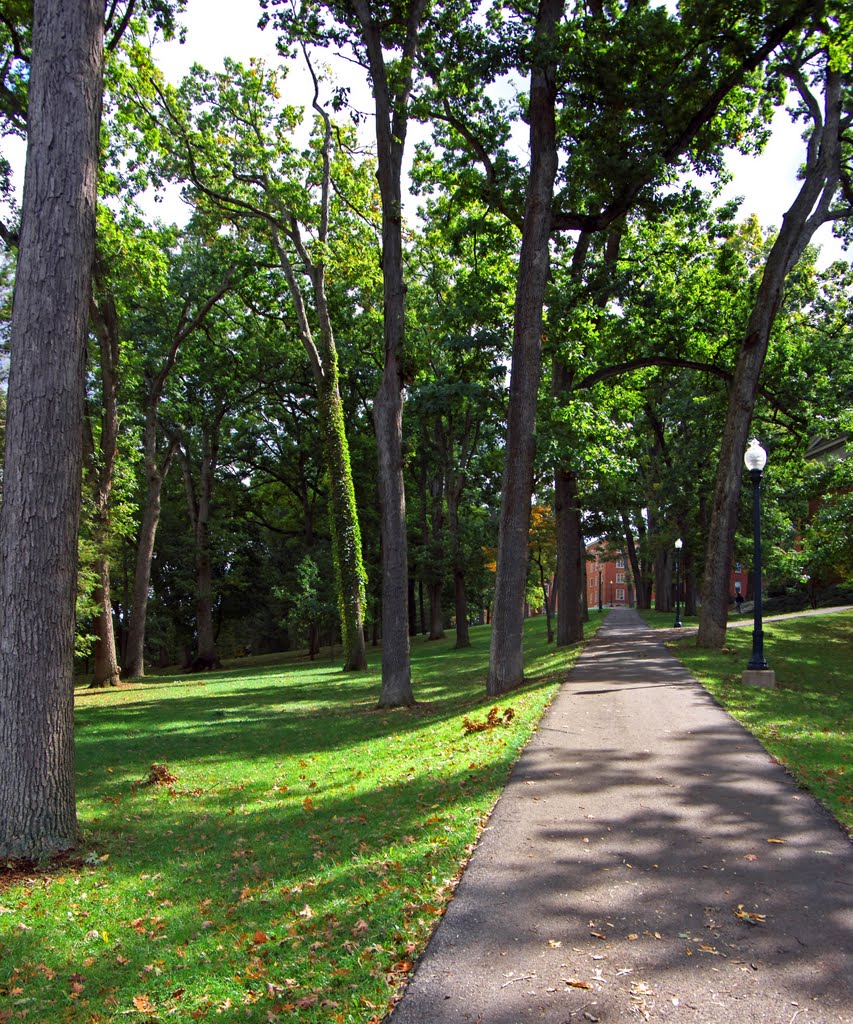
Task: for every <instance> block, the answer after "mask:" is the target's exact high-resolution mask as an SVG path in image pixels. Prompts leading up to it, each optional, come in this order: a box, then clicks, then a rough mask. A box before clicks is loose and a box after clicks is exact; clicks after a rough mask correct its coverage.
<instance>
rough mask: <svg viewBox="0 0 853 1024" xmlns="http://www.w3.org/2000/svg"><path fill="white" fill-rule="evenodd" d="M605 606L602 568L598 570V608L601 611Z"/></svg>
mask: <svg viewBox="0 0 853 1024" xmlns="http://www.w3.org/2000/svg"><path fill="white" fill-rule="evenodd" d="M603 607H604V606H603V605H602V603H601V570H600V569H599V570H598V610H599V611H601V610H602V608H603Z"/></svg>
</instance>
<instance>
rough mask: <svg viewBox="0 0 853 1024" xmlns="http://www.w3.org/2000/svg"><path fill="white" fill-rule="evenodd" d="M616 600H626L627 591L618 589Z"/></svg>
mask: <svg viewBox="0 0 853 1024" xmlns="http://www.w3.org/2000/svg"><path fill="white" fill-rule="evenodd" d="M616 600H617V601H624V600H625V591H624V590H621V589H617V591H616Z"/></svg>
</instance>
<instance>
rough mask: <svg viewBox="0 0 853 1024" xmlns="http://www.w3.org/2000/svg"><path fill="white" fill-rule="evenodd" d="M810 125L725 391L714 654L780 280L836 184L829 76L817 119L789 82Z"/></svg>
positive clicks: (711, 558) (711, 635) (836, 120)
mask: <svg viewBox="0 0 853 1024" xmlns="http://www.w3.org/2000/svg"><path fill="white" fill-rule="evenodd" d="M795 84H797V86H798V88H799V89H800V91H801V95H803V96H804V97H806V96H808V97H810V99H811V103H808V102H807V106H808V109H809V110H810V112H811V116H812V120H813V131H812V134H811V137H810V139H809V148H808V155H807V160H806V171H805V177H804V180H803V184H802V186H801V188H800V191H799V193H798V195H797V197H796V199H795V200H794V202H793V204H792V205H791V208H790V209H789V210H788V212H787V213H786V214H785V216H784V217H783V219H782V227H781V228H780V229H779V234H778V235H777V236H776V241H775V242H774V243H773V246H772V248H771V250H770V254H769V255H768V257H767V263H766V264H765V267H764V273H763V274H762V278H761V284H760V285H759V287H758V292H757V293H756V296H755V302H754V304H753V307H752V312H751V314H750V317H749V323H748V324H747V329H746V336H745V338H744V341H743V344H742V345H741V347H740V351H739V352H738V358H737V363H736V365H735V372H734V376H733V378H732V383H731V387H730V389H729V404H728V410H727V413H726V423H725V427H724V429H723V439H722V445H721V447H720V461H719V465H718V467H717V477H716V483H715V487H714V502H713V505H712V508H711V525H710V529H709V531H708V542H707V549H706V553H705V574H704V577H703V580H702V604H701V608H700V612H699V635H698V638H697V643H698V645H699V646H700V647H708V648H719V647H722V646H723V644H724V643H725V639H726V624H727V620H728V610H729V586H730V582H729V581H730V578H731V570H732V564H733V561H734V537H735V530H736V528H737V514H738V506H739V503H740V494H741V482H742V479H743V472H744V465H743V456H744V452H745V450H746V444H747V437H748V434H749V429H750V423H751V421H752V413H753V410H754V408H755V396H756V394H757V392H758V384H759V379H760V377H761V370H762V368H763V366H764V360H765V357H766V355H767V348H768V346H769V344H770V332H771V330H772V329H773V323H774V321H775V319H776V314H777V313H778V311H779V307H780V305H781V304H782V298H783V295H784V289H785V279H786V278H787V276H788V274H789V272H790V271H791V269H792V268H793V267H794V265H795V264H796V263H797V261H798V260H799V258H800V256H801V255H802V253H803V250H804V249H805V247H806V246H807V245H808V243H809V241H810V240H811V237H812V235H813V234H814V232H815V231H816V230H817V228H818V227H819V226H820V225H821V224H822V223H824V222H825V220H826V219H827V218H828V217H829V215H830V207H831V205H832V201H833V198H834V196H835V192H836V190H837V188H838V183H839V178H840V159H841V138H840V135H841V128H840V125H841V112H842V75H841V73H840V72H838V71H833V70H827V72H826V81H825V85H824V94H823V113H822V114H821V112H820V107H819V105H818V103H817V100H816V99H815V97H814V96H811V94H810V93H808V90H807V89H806V86H805V83H804V82H803V81H802V79H801V78H799V77H797V78H796V79H795Z"/></svg>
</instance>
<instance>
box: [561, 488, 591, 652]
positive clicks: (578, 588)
mask: <svg viewBox="0 0 853 1024" xmlns="http://www.w3.org/2000/svg"><path fill="white" fill-rule="evenodd" d="M577 497H578V482H577V476H576V475H575V474H574V473H573V472H572V471H571V470H569V469H564V468H559V469H558V470H557V472H556V473H555V475H554V521H555V526H556V537H557V580H556V590H557V646H558V647H564V646H565V645H566V644H575V643H579V642H580V641H581V640H583V594H584V585H585V584H584V572H583V563H584V544H583V535H582V533H581V515H580V509H579V508H578V503H577Z"/></svg>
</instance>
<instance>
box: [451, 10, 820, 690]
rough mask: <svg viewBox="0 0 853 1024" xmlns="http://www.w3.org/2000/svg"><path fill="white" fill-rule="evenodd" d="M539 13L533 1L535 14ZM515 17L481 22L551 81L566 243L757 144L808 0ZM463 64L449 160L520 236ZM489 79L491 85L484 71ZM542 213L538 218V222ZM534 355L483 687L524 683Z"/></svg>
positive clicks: (537, 143) (536, 142) (537, 141)
mask: <svg viewBox="0 0 853 1024" xmlns="http://www.w3.org/2000/svg"><path fill="white" fill-rule="evenodd" d="M544 9H545V8H543V7H542V5H539V6H538V7H537V10H539V11H540V12H542V11H543V10H544ZM516 13H519V14H520V15H521V16H520V17H519V18H518V24H517V25H516V26H515V27H513V26H512V25H507V23H506V21H505V19H503V18H502V17H500V16H499V15H498V14H496V16H495V18H494V19H493V21H491V22H488V23H489V24H493V25H494V26H495V27H496V28H497V29H499V31H500V33H501V36H503V35H506V36H507V38H508V39H509V43H508V47H507V48H508V49H512V50H514V51H515V52H517V53H518V54H519V55H520V58H521V60H520V61H519V62H516V64H515V66H516V69H520V68H521V67H522V66H524V67H529V66H530V62H531V61H532V63H533V66H534V68H535V66H536V63H537V61H541V63H542V65H543V66H547V68H548V73H549V75H550V77H551V79H554V82H553V84H552V92H553V101H549V103H548V106H549V107H551V116H552V117H553V119H554V122H555V130H556V132H557V135H558V140H559V144H560V145H563V144H564V145H565V147H566V159H565V160H564V161H563V164H562V166H561V167H560V173H559V175H558V176H557V175H556V174H555V179H554V182H553V183H552V185H553V184H556V185H557V186H558V187H557V190H556V192H554V190H553V188H552V196H551V203H550V212H549V215H548V218H547V220H548V225H549V234H555V233H558V232H559V233H563V232H568V231H575V232H580V240H579V241H578V242H577V243H576V246H581V247H582V245H583V244H585V241H586V238H587V236H589V235H591V234H597V233H600V232H607V231H609V230H611V228H612V227H614V226H615V225H617V223H618V222H619V220H620V219H621V218H623V217H624V216H625V215H626V214H627V213H628V212H630V211H631V210H633V209H635V208H638V207H642V208H644V209H645V210H648V211H650V212H652V211H655V210H659V209H661V208H664V207H665V205H666V197H665V196H664V195H663V194H662V192H661V186H662V185H667V184H670V183H672V182H673V181H674V180H675V177H676V171H677V169H678V168H679V167H685V166H692V167H693V168H694V169H696V170H699V171H702V172H711V171H718V170H719V169H720V167H721V164H722V150H723V147H724V146H726V145H734V144H739V140H741V139H745V140H747V142H746V143H745V144H749V140H754V138H755V135H756V132H757V131H758V132H760V126H761V125H762V124H763V123H764V118H765V117H766V116H767V115H768V113H769V109H770V106H771V101H772V99H773V97H774V96H775V95H776V94H777V90H776V88H775V86H774V84H773V82H770V83H769V85H768V82H767V80H766V79H765V77H764V76H763V75H762V74H761V73H760V72H759V69H760V68H761V67H762V65H763V64H764V63H765V61H766V60H767V58H768V57H769V56H770V55H771V54H772V53H773V51H774V50H775V49H776V47H778V46H779V45H780V43H781V42H782V41H783V40H784V39H785V38H786V37H787V36H788V35H789V33H791V32H792V31H794V30H796V29H797V28H798V27H799V26H800V25H801V24H803V23H804V22H805V21H806V20H807V19H808V18H810V17H812V16H813V15H814V14H815V11H814V7H813V5H812V4H810V3H803V2H799V3H798V2H794V3H790V4H784V5H774V7H773V9H772V11H765V10H764V9H763V8H762V9H761V10H750V11H749V12H748V13H747V14H745V15H744V16H742V17H741V16H738V17H736V18H735V17H734V11H733V9H732V5H730V4H725V3H719V4H718V3H715V4H711V5H708V4H702V5H701V6H700V5H697V6H696V7H695V8H694V7H693V6H692V5H682V6H681V8H680V10H679V14H678V15H671V14H669V13H668V12H667V11H666V10H665V9H664V8H662V7H651V6H647V5H636V4H624V5H608V6H606V7H605V5H602V4H591V5H589V7H588V8H584V9H580V8H579V9H578V10H577V11H576V12H574V13H573V16H572V19H571V20H570V22H568V23H567V24H566V25H563V26H561V29H560V31H559V33H555V39H556V38H557V37H559V40H560V45H559V46H557V45H556V44H555V45H554V46H553V47H552V48H551V49H550V50H547V49H546V50H545V51H543V50H542V49H541V47H540V46H538V45H533V46H530V45H528V44H527V43H525V42H524V41H523V37H524V36H525V35H526V33H527V28H526V26H529V24H530V20H531V14H532V11H530V9H529V8H527V9H522V10H521V11H520V12H516ZM560 13H562V12H560ZM519 25H520V27H519ZM520 40H521V41H520ZM500 52H501V51H500V50H498V53H500ZM504 52H506V51H504ZM489 56H490V57H492V58H493V59H492V63H493V64H494V65H495V67H497V68H498V69H499V70H503V69H504V68H505V63H503V62H502V61H501V59H500V57H499V56H498V57H497V58H494V49H493V51H492V52H491V53H490V55H489ZM478 66H479V67H480V68H481V70H482V66H481V65H478ZM639 67H642V68H643V80H642V82H641V83H640V82H639V81H638V80H637V79H636V71H637V68H639ZM466 70H467V69H466V67H465V66H463V67H462V68H461V70H460V69H459V65H458V64H457V65H451V66H450V67H449V69H448V70H447V71H446V72H438V71H437V72H436V75H437V78H439V79H446V80H447V81H445V82H444V84H442V82H441V81H440V82H439V87H438V93H439V105H442V104H443V109H442V113H441V114H440V115H437V116H441V117H442V119H443V120H444V122H445V123H446V125H447V126H448V127H447V128H446V130H445V132H444V138H445V140H446V141H447V144H448V147H449V150H450V151H452V155H451V156H450V157H449V158H448V160H447V162H448V164H449V165H450V166H452V167H453V168H454V169H455V170H456V172H457V180H458V181H459V183H460V191H462V192H464V191H465V190H469V191H470V190H471V189H472V188H473V187H474V185H475V183H476V180H475V176H474V175H472V174H471V173H470V171H462V170H461V169H460V168H461V165H462V163H463V162H467V163H468V164H469V165H470V162H471V158H472V156H473V157H474V158H475V159H477V160H478V161H480V162H481V163H482V165H483V168H484V172H483V175H482V177H481V179H480V182H479V185H480V189H481V195H482V196H484V197H486V198H487V199H488V201H490V202H491V203H493V204H494V205H495V207H496V208H499V209H502V210H504V211H505V212H506V213H507V215H508V216H509V217H510V218H514V219H515V222H516V223H518V224H520V225H521V224H524V230H528V228H527V225H526V223H524V222H523V221H522V215H521V213H520V211H519V206H518V196H519V194H520V191H521V190H520V189H519V187H518V182H519V179H518V175H517V174H516V173H515V163H514V161H513V160H512V158H511V157H510V156H509V155H508V153H507V148H506V145H505V140H506V138H507V136H508V130H507V128H506V125H505V119H503V118H502V116H501V111H500V110H499V108H498V106H497V105H496V104H495V103H494V102H493V101H492V102H489V101H488V97H485V98H484V94H483V90H482V89H481V88H480V87H479V85H478V84H477V83H475V82H473V81H472V80H471V77H470V75H469V76H468V77H467V78H466ZM485 77H486V78H488V80H490V81H491V80H493V79H491V78H489V73H488V71H486V72H485ZM460 78H461V80H460ZM454 87H455V88H454ZM557 97H559V100H560V104H559V110H557V109H556V101H557ZM537 102H538V101H536V98H535V96H534V93H533V89H531V94H530V96H529V97H528V99H527V103H526V104H525V108H524V113H525V118H526V119H527V120H529V121H535V120H536V118H537V116H538V115H537V113H536V111H537ZM549 144H550V143H549ZM542 145H543V137H542V135H541V132H540V133H539V135H537V136H536V137H535V138H534V137H531V174H530V175H528V177H527V180H528V185H529V184H530V182H531V181H532V180H533V175H534V174H535V173H537V172H541V169H539V165H538V164H537V158H536V147H539V148H540V151H541V147H542ZM557 145H558V142H557V141H555V142H554V147H555V148H556V146H557ZM529 194H530V193H529V191H528V195H529ZM526 218H527V214H526V213H525V214H524V220H525V221H526ZM544 219H545V218H544V215H543V223H544ZM563 237H564V236H563ZM540 251H541V253H542V254H543V259H546V260H547V255H548V252H547V244H542V245H540ZM530 273H531V276H530V277H529V278H528V276H527V272H525V274H524V275H522V274H519V289H518V291H519V298H518V301H519V303H527V313H528V314H529V318H530V319H529V320H525V330H527V329H530V331H531V337H532V336H533V331H534V329H535V328H536V327H537V325H541V324H542V323H543V317H542V308H541V306H539V304H538V300H536V301H531V297H532V296H533V295H534V294H535V293H537V292H539V291H541V297H542V300H543V301H544V296H545V290H544V288H542V289H539V287H538V284H537V283H536V282H538V279H539V278H538V275H539V267H538V266H537V267H533V268H531V271H530ZM531 286H533V287H531ZM539 356H540V350H539V347H538V341H537V343H536V344H535V345H531V347H530V349H529V351H528V352H527V357H526V358H525V359H524V360H523V362H522V361H521V360H519V364H518V374H515V376H514V379H513V381H512V385H511V388H512V389H515V390H516V391H518V403H517V405H516V415H518V417H519V420H520V419H522V418H523V419H524V430H523V435H524V436H523V437H522V436H521V434H522V432H521V431H518V430H516V437H517V438H518V439H517V440H516V441H511V443H508V446H507V483H508V484H510V487H509V488H507V489H505V491H504V504H505V505H506V509H505V511H502V518H501V523H502V529H501V536H502V540H501V542H500V545H499V554H498V581H497V588H496V599H495V621H496V624H497V628H496V631H495V638H494V646H493V650H492V658H491V663H490V669H489V683H488V686H487V688H488V689H489V692H500V691H502V690H503V689H505V688H508V687H511V686H515V685H518V684H519V683H520V682H521V680H522V671H521V667H522V655H521V637H522V631H521V624H522V623H521V616H522V614H523V589H524V579H525V574H524V569H525V566H524V565H522V560H521V559H520V558H519V556H518V549H519V545H520V541H521V538H522V536H524V535H526V524H527V520H528V518H529V505H530V493H529V492H528V496H527V500H526V501H525V500H524V499H523V497H522V494H521V492H522V491H526V490H527V487H528V485H529V484H530V483H531V482H532V477H531V476H530V474H528V473H526V472H525V470H526V466H527V465H528V461H529V460H528V457H527V455H524V454H523V451H524V449H528V450H529V451H530V452H531V453H532V449H533V447H534V444H533V442H534V439H535V434H534V427H535V420H536V417H535V401H536V390H537V389H536V388H535V387H531V386H530V379H531V378H536V379H538V375H539ZM522 370H523V371H524V372H523V375H521V376H519V374H521V371H522ZM522 381H523V384H522ZM522 394H523V395H524V396H525V397H524V398H522ZM510 404H511V413H510V426H509V434H508V438H512V436H513V431H514V429H515V428H514V424H513V418H514V414H513V412H512V407H513V404H514V403H513V396H512V390H511V394H510ZM522 408H523V409H524V410H525V412H524V415H523V417H522V416H521V409H522ZM530 459H532V454H531V455H530ZM504 555H506V558H505V559H504ZM502 559H503V560H504V562H505V569H502V568H501V562H502ZM504 574H505V581H504V580H502V576H504Z"/></svg>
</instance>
